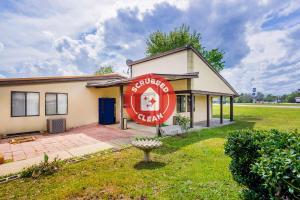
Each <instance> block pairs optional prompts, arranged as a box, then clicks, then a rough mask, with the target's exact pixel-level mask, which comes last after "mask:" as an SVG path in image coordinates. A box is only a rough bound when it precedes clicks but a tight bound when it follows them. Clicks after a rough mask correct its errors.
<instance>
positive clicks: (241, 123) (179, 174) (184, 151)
mask: <svg viewBox="0 0 300 200" xmlns="http://www.w3.org/2000/svg"><path fill="white" fill-rule="evenodd" d="M224 109H225V114H226V116H227V117H228V113H229V112H228V107H225V108H224ZM218 112H219V111H218V107H214V113H215V114H216V113H218ZM299 116H300V109H280V108H251V107H237V108H235V117H236V118H235V119H236V123H235V124H232V125H229V126H224V127H221V128H214V129H205V130H202V131H198V132H194V133H190V134H188V135H185V136H183V137H172V138H166V139H164V140H163V141H164V144H165V145H164V147H163V148H161V149H159V150H157V151H155V152H154V153H153V154H152V155H153V158H154V160H155V161H156V162H154V163H152V164H151V165H144V164H143V163H141V162H139V161H140V160H141V159H142V156H143V155H142V152H140V151H138V150H136V149H134V148H129V149H127V150H124V151H122V152H119V153H111V154H107V155H103V156H101V157H97V158H93V159H90V160H87V161H83V162H80V163H77V164H71V165H66V166H64V168H63V169H62V170H61V171H60V172H59V173H57V174H55V175H53V176H50V177H44V178H41V179H38V180H32V179H23V180H17V181H13V182H10V183H7V184H1V185H0V199H1V198H3V199H10V198H12V199H14V198H15V199H89V198H90V199H92V198H95V199H96V198H104V199H107V198H108V197H114V198H116V199H120V198H121V197H123V198H124V199H129V198H133V199H139V198H140V197H141V196H145V197H147V198H148V199H238V198H239V196H238V195H239V190H240V187H239V186H238V185H237V184H236V183H235V182H234V181H233V179H232V177H231V174H230V172H229V170H228V165H229V162H230V160H229V158H228V157H226V156H225V155H224V150H223V144H224V142H225V138H226V136H227V134H228V132H229V131H231V130H236V129H242V128H264V129H265V128H279V129H290V128H300V119H299Z"/></svg>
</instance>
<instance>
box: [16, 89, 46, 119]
mask: <svg viewBox="0 0 300 200" xmlns="http://www.w3.org/2000/svg"><path fill="white" fill-rule="evenodd" d="M39 115H40V93H38V92H12V93H11V116H12V117H27V116H39Z"/></svg>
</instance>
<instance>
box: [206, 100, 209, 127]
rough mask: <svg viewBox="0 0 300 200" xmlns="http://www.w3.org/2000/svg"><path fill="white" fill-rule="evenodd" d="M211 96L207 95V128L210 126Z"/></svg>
mask: <svg viewBox="0 0 300 200" xmlns="http://www.w3.org/2000/svg"><path fill="white" fill-rule="evenodd" d="M209 112H210V96H209V95H206V126H207V127H209V126H210V114H209Z"/></svg>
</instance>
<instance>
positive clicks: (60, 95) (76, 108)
mask: <svg viewBox="0 0 300 200" xmlns="http://www.w3.org/2000/svg"><path fill="white" fill-rule="evenodd" d="M128 65H129V67H130V71H131V77H130V78H126V77H124V76H120V75H118V74H108V75H101V76H69V77H36V78H8V79H5V78H4V79H0V135H5V134H14V133H23V132H34V131H45V130H46V129H47V125H46V121H47V119H49V118H65V119H66V125H67V129H69V128H72V127H78V126H82V125H87V124H91V123H98V122H99V120H100V119H99V118H100V117H99V115H100V113H102V114H104V115H111V114H112V115H113V117H114V123H119V122H120V121H122V120H121V119H123V118H125V117H127V118H128V116H127V114H126V112H125V111H124V109H123V107H124V106H123V99H124V98H123V95H122V94H123V93H124V90H125V89H126V85H127V84H128V83H130V80H131V78H134V77H137V76H139V75H143V74H148V73H154V74H159V75H161V76H163V77H165V78H166V79H167V80H169V81H170V83H171V85H172V86H173V88H174V91H175V93H176V95H177V106H176V109H175V110H174V113H173V115H172V116H171V117H170V118H169V119H168V121H167V122H166V123H167V124H169V125H170V124H172V123H173V116H174V115H175V114H176V113H180V114H182V115H185V116H188V117H190V118H191V126H193V125H194V124H195V123H197V122H201V121H206V124H207V126H209V125H210V124H209V122H210V119H211V117H212V116H211V108H212V106H211V100H212V97H215V96H220V97H222V98H223V97H230V99H231V109H230V110H231V112H230V118H231V120H233V106H232V105H233V98H234V97H235V96H237V95H238V94H237V92H236V91H235V90H234V89H233V88H232V86H230V84H229V83H228V82H227V81H226V80H225V79H224V78H223V77H222V76H221V75H220V74H219V73H218V72H217V71H215V70H214V69H213V68H212V67H211V66H210V65H209V64H208V63H207V62H206V61H205V59H204V58H203V57H202V56H201V55H200V54H199V53H197V51H196V50H194V49H193V48H192V47H188V46H187V47H182V48H178V49H174V50H171V51H168V52H165V53H162V54H159V55H156V56H152V57H147V58H144V59H141V60H137V61H133V62H129V63H128ZM99 98H111V99H113V104H114V111H113V113H111V112H109V113H103V112H102V111H101V106H99ZM190 108H194V109H190ZM191 110H192V111H191ZM221 114H222V113H221ZM222 119H223V118H222V116H221V118H220V122H221V123H222Z"/></svg>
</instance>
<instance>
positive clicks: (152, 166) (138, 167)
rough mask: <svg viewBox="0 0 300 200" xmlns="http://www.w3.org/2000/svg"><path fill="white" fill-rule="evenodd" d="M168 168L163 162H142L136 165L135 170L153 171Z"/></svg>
mask: <svg viewBox="0 0 300 200" xmlns="http://www.w3.org/2000/svg"><path fill="white" fill-rule="evenodd" d="M164 166H166V163H163V162H157V161H150V162H145V161H141V162H138V163H136V164H135V165H134V168H135V169H136V170H141V169H149V170H153V169H159V168H162V167H164Z"/></svg>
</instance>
